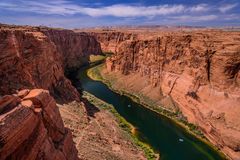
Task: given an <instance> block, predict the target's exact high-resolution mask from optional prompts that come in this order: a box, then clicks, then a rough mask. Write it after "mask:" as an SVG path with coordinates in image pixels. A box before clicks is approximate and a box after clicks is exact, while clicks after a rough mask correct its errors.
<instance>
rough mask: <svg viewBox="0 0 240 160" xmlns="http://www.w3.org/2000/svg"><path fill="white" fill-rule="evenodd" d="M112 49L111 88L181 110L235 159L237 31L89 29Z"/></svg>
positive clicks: (239, 130)
mask: <svg viewBox="0 0 240 160" xmlns="http://www.w3.org/2000/svg"><path fill="white" fill-rule="evenodd" d="M87 32H89V34H90V35H93V36H95V37H96V39H97V40H98V41H99V42H100V44H101V46H102V49H103V52H112V53H113V56H112V57H109V58H108V59H107V60H106V68H105V69H104V70H103V71H102V76H103V77H105V78H106V79H111V78H112V79H111V80H112V81H115V83H114V84H113V88H115V89H117V90H125V91H127V92H130V93H133V94H136V95H137V94H141V95H144V96H146V97H147V98H149V99H151V100H152V101H154V103H155V104H157V105H158V106H161V107H164V108H166V109H167V110H169V111H172V112H179V111H180V112H182V114H183V115H184V116H185V117H186V118H187V120H188V121H189V122H191V123H194V124H195V125H197V126H198V127H199V128H200V130H201V131H202V132H203V133H204V135H205V136H206V137H207V138H208V139H209V140H210V141H211V142H212V143H213V144H215V145H216V146H217V147H218V148H220V149H221V150H222V151H223V152H224V153H225V154H226V155H228V156H229V157H231V158H232V159H239V158H240V118H239V115H240V108H239V107H240V87H239V84H240V71H239V70H240V32H238V31H229V30H223V29H222V30H221V29H138V28H135V29H134V28H133V29H132V28H130V29H128V28H125V29H124V28H122V29H118V28H116V29H109V30H101V29H92V30H88V31H87Z"/></svg>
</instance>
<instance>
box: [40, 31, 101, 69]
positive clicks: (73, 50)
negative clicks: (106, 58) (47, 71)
mask: <svg viewBox="0 0 240 160" xmlns="http://www.w3.org/2000/svg"><path fill="white" fill-rule="evenodd" d="M41 31H42V32H43V33H44V34H45V35H46V36H48V37H49V39H50V40H51V41H52V42H54V44H55V45H56V47H57V50H58V52H59V53H60V55H61V61H62V62H63V66H64V69H71V68H78V67H80V66H81V65H83V64H86V62H88V60H89V59H88V58H89V55H90V54H101V53H102V50H101V46H100V43H99V42H98V41H97V40H96V38H95V37H93V36H89V35H88V34H87V33H84V32H81V33H75V32H73V31H71V30H56V29H49V28H47V29H41Z"/></svg>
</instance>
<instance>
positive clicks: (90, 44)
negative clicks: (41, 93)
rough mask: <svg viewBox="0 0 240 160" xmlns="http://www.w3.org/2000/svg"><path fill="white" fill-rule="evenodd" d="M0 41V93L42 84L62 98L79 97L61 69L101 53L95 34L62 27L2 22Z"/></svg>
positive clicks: (38, 86) (84, 62) (41, 86)
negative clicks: (15, 24)
mask: <svg viewBox="0 0 240 160" xmlns="http://www.w3.org/2000/svg"><path fill="white" fill-rule="evenodd" d="M0 41H1V43H0V52H1V55H0V71H1V72H0V86H1V87H0V93H1V95H4V94H11V93H15V91H16V90H21V89H26V88H28V89H32V88H43V89H48V90H49V91H50V94H51V95H52V96H54V97H55V98H57V99H58V100H61V101H72V100H76V99H79V94H78V92H77V90H76V89H75V88H74V87H73V86H72V85H71V82H70V81H69V80H68V79H67V78H66V77H65V75H64V72H67V71H68V70H69V69H71V68H73V67H75V68H78V67H80V66H81V65H83V64H86V63H88V59H89V55H90V54H100V53H101V47H100V44H99V43H98V42H97V41H96V39H95V38H94V37H92V36H89V35H87V34H86V33H74V32H73V31H70V30H63V29H50V28H44V27H42V28H41V27H27V26H25V27H19V26H8V25H2V26H0Z"/></svg>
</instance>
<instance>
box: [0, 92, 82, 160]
mask: <svg viewBox="0 0 240 160" xmlns="http://www.w3.org/2000/svg"><path fill="white" fill-rule="evenodd" d="M0 159H1V160H5V159H11V160H15V159H18V160H30V159H31V160H33V159H44V160H52V159H55V160H77V159H78V157H77V150H76V148H75V146H74V143H73V140H72V135H71V131H70V130H69V129H67V128H65V127H64V125H63V121H62V119H61V116H60V113H59V110H58V107H57V106H56V102H55V100H54V99H53V98H52V97H51V96H50V95H49V92H48V91H46V90H42V89H33V90H31V91H29V90H22V91H20V92H18V94H17V95H6V96H3V97H2V98H1V99H0Z"/></svg>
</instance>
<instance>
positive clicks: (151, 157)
mask: <svg viewBox="0 0 240 160" xmlns="http://www.w3.org/2000/svg"><path fill="white" fill-rule="evenodd" d="M83 98H85V99H87V100H88V101H89V102H90V103H91V104H92V105H94V106H98V107H99V108H100V109H103V110H107V111H109V112H110V113H112V114H113V115H114V117H115V118H116V121H117V123H118V125H119V126H120V127H121V128H122V129H123V130H124V131H125V132H126V133H127V134H128V135H129V136H130V137H131V140H132V142H133V143H134V144H136V145H137V146H138V147H139V148H140V149H142V150H143V151H144V153H145V155H146V157H147V159H148V160H156V159H159V155H158V154H156V153H154V151H153V149H152V148H151V147H150V146H149V145H147V144H145V143H143V142H141V141H139V140H138V138H137V137H136V136H134V134H132V132H133V131H134V127H133V126H132V125H131V124H130V123H128V122H127V121H126V120H125V119H124V118H123V117H121V116H120V115H119V113H118V112H117V111H116V110H115V108H114V107H113V106H112V105H110V104H108V103H106V102H104V101H102V100H101V99H98V98H97V97H95V96H94V95H92V94H90V93H88V92H85V91H84V92H83Z"/></svg>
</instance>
